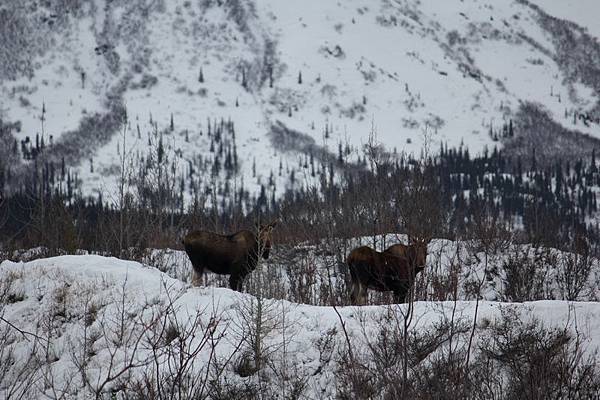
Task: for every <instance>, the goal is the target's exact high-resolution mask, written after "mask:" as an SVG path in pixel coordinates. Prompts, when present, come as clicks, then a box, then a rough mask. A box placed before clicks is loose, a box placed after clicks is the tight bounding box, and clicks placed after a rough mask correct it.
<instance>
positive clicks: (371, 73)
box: [0, 0, 600, 193]
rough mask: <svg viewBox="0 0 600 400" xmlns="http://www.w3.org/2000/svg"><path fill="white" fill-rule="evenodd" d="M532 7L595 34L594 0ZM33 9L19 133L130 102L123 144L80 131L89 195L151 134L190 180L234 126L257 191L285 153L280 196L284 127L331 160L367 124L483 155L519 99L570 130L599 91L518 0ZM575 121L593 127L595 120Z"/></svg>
mask: <svg viewBox="0 0 600 400" xmlns="http://www.w3.org/2000/svg"><path fill="white" fill-rule="evenodd" d="M535 3H536V4H539V5H540V7H541V9H542V10H545V11H546V12H548V13H549V14H550V15H553V16H557V17H559V18H565V19H567V20H571V21H574V22H575V23H578V24H581V26H583V27H585V28H587V29H588V33H589V34H590V35H592V37H593V38H594V37H595V38H597V37H598V31H597V29H596V25H597V24H594V21H595V19H594V16H595V15H597V14H598V13H600V9H599V6H598V4H600V3H598V2H594V1H585V2H577V6H574V5H573V4H572V2H553V1H546V0H539V1H536V2H535ZM559 3H560V4H559ZM34 9H35V10H36V11H35V12H34V13H32V14H31V19H32V21H34V22H35V27H36V29H38V30H39V33H38V34H37V35H38V36H40V40H39V41H40V43H42V44H43V48H39V49H35V51H32V54H31V55H30V57H31V59H32V72H31V74H29V75H28V76H20V75H19V76H15V77H14V79H8V77H7V78H3V77H0V93H1V96H0V116H1V117H2V118H3V119H4V120H8V121H13V122H15V121H20V122H21V123H22V129H21V131H20V132H13V133H14V134H15V136H16V138H17V139H18V140H23V139H24V138H25V137H26V136H29V137H30V139H31V140H32V141H33V139H34V137H35V135H36V133H40V135H41V134H42V133H43V135H44V136H45V143H46V144H48V143H49V136H50V135H52V136H53V142H54V143H57V142H60V140H61V137H63V135H64V134H65V133H67V132H69V131H71V132H73V131H77V129H78V128H79V127H80V123H81V121H82V118H85V117H90V116H93V115H94V113H100V115H102V114H105V113H107V112H109V109H108V105H109V104H110V103H111V102H113V103H114V102H117V103H121V104H123V105H124V106H125V107H126V108H127V111H128V117H129V129H128V132H127V134H126V140H125V142H124V139H123V137H122V136H120V135H118V134H114V135H113V136H112V138H111V139H109V140H101V141H95V140H89V141H87V144H88V145H89V146H90V147H91V148H90V155H89V156H85V157H82V158H80V159H79V160H78V161H77V162H78V163H79V164H78V165H79V167H78V169H79V173H80V177H81V178H83V182H84V192H85V193H94V192H95V191H97V190H100V191H103V192H105V193H111V192H114V184H115V182H114V174H115V171H118V168H119V165H120V164H121V163H120V156H121V155H122V154H123V152H126V154H127V157H128V158H130V159H132V160H139V159H141V158H142V157H147V155H148V154H149V153H152V152H153V151H155V150H156V145H157V140H158V139H157V137H156V136H153V135H154V134H156V135H157V136H160V134H162V135H163V136H164V138H163V140H164V143H165V146H166V147H167V148H168V149H169V157H170V158H169V163H174V164H175V166H174V167H173V168H175V169H176V170H177V171H178V174H181V175H184V176H185V175H187V174H188V173H189V172H190V171H189V165H190V163H193V162H194V160H197V159H198V156H199V155H202V156H204V157H206V158H207V159H209V160H210V159H213V158H214V153H212V152H210V151H209V148H210V143H211V138H210V137H209V136H208V135H207V131H208V129H209V127H208V125H209V124H213V123H215V121H217V122H218V121H219V120H220V119H221V118H223V119H225V120H231V121H232V122H233V123H234V125H235V132H236V142H235V144H236V147H237V151H238V154H239V161H240V164H241V169H240V172H239V176H238V177H237V178H236V179H237V182H238V184H241V182H242V177H243V182H244V185H245V186H246V187H247V188H249V189H251V190H252V189H254V191H255V190H256V188H258V186H259V185H260V184H261V183H262V184H265V182H266V180H267V178H268V177H269V174H270V172H271V171H272V170H274V171H276V170H277V168H278V166H279V164H280V162H281V163H282V164H283V166H284V168H285V169H286V171H287V172H288V173H287V174H283V175H282V176H281V177H279V176H277V174H275V175H276V176H275V180H276V181H277V182H276V186H275V187H274V188H273V189H274V190H276V192H278V193H281V192H283V190H284V189H285V187H286V181H287V179H288V175H289V170H290V169H293V168H295V167H296V166H297V164H298V154H297V152H296V151H291V152H286V151H282V150H281V149H279V150H274V147H273V143H272V141H271V138H270V135H269V132H270V129H271V126H273V124H276V123H277V122H278V121H280V122H282V123H283V124H285V125H286V126H287V127H289V128H292V129H295V130H297V131H299V132H301V133H304V134H306V135H307V138H309V139H310V140H314V146H325V147H326V148H327V149H329V150H330V151H331V152H332V154H333V155H334V156H335V155H336V154H337V148H338V143H340V142H341V143H343V144H346V143H347V144H348V145H349V146H350V147H351V148H352V149H353V154H352V155H351V156H350V158H352V157H354V156H356V155H357V153H358V152H359V151H360V148H361V146H362V145H364V144H365V143H367V141H368V137H369V134H370V132H375V133H376V138H377V141H379V142H380V143H382V144H383V145H385V146H386V148H388V149H390V150H391V149H394V148H396V149H397V150H398V151H405V152H409V153H415V154H418V153H419V152H420V151H421V150H422V149H423V146H424V145H429V146H430V147H431V150H434V151H435V150H436V149H437V148H439V146H438V143H439V142H444V143H447V144H448V145H449V146H450V147H452V146H458V145H460V144H461V143H464V145H466V146H467V147H468V148H469V149H470V150H471V151H472V152H473V153H476V152H479V151H481V150H483V148H484V147H486V146H488V147H491V146H493V145H495V144H496V143H494V142H493V141H492V139H491V138H490V136H489V134H488V132H489V130H490V127H491V128H492V129H496V130H499V129H501V128H502V125H503V124H504V123H505V122H507V121H508V119H509V118H511V116H513V115H514V113H515V112H516V111H517V110H518V108H519V105H520V104H521V103H523V102H536V103H540V104H541V105H543V106H544V107H545V108H546V109H548V110H549V111H550V113H551V116H552V117H553V118H554V119H555V120H556V121H558V122H559V123H561V124H564V125H566V126H568V127H572V125H571V121H572V118H565V111H567V112H569V113H570V112H572V111H573V110H577V111H581V112H585V111H588V110H590V109H591V108H593V107H594V106H595V105H596V104H597V103H598V101H599V100H600V99H599V98H598V91H597V90H598V88H597V87H596V88H594V87H590V86H589V82H587V83H585V82H581V81H579V80H575V81H573V79H571V77H569V76H567V74H568V73H570V72H568V71H567V70H565V69H564V68H565V67H564V66H562V65H560V63H559V62H557V60H556V54H557V53H558V50H557V46H558V43H557V39H556V37H554V36H553V33H552V32H549V31H548V30H547V29H546V27H544V26H542V25H541V24H540V22H539V15H538V12H537V11H536V10H535V9H533V8H531V7H529V6H528V5H527V4H524V2H516V1H512V0H502V1H483V2H482V1H458V0H452V1H445V2H442V3H440V2H439V1H433V0H428V1H412V0H411V1H408V0H402V1H390V0H381V1H378V2H372V1H365V0H352V1H345V2H322V1H318V0H310V1H303V2H293V3H289V2H281V1H260V2H237V1H235V2H225V3H221V2H199V1H159V2H152V3H151V4H147V2H145V1H141V0H139V1H134V2H108V1H106V2H105V1H100V0H97V1H92V2H88V3H84V4H83V5H82V7H81V9H80V11H79V12H78V14H77V17H65V18H66V22H64V23H60V24H59V23H55V24H54V25H51V26H50V27H46V26H45V25H43V26H41V25H40V24H38V23H37V21H39V19H40V18H42V17H47V14H49V13H50V10H46V8H44V7H42V6H40V7H37V8H34ZM59 20H60V19H59ZM53 27H56V28H53ZM594 40H597V39H594ZM32 47H33V48H35V46H32ZM571 72H572V71H571ZM200 74H202V82H200ZM300 75H301V79H300ZM11 78H13V77H11ZM271 78H272V87H271V85H270V81H271ZM300 80H301V82H300ZM43 104H44V105H45V111H46V112H45V114H44V121H43V132H42V121H41V117H42V105H43ZM171 116H172V118H173V121H174V124H173V129H172V130H171V129H170V128H171V124H170V121H171ZM577 129H579V130H581V131H582V132H584V133H588V134H590V135H592V136H595V137H600V131H599V130H598V126H597V125H592V126H591V127H586V126H583V125H582V124H579V125H578V126H577ZM138 130H139V133H138ZM201 132H202V135H201ZM326 132H327V136H328V137H327V138H326V137H325V136H326ZM82 134H84V132H82ZM186 137H187V138H188V140H186ZM227 146H232V143H229V144H228V145H227ZM90 159H93V161H90ZM92 164H93V165H92ZM253 164H255V165H256V168H255V169H256V171H257V173H256V176H253V175H254V173H253V172H251V170H253V169H254V168H251V166H252V165H253ZM169 167H171V166H170V165H169Z"/></svg>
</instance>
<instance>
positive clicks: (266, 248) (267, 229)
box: [183, 220, 277, 292]
mask: <svg viewBox="0 0 600 400" xmlns="http://www.w3.org/2000/svg"><path fill="white" fill-rule="evenodd" d="M275 225H277V220H275V221H273V222H271V223H269V224H266V225H260V227H259V228H258V233H254V232H252V231H249V230H242V231H239V232H237V233H234V234H232V235H219V234H217V233H214V232H208V231H193V232H190V233H188V234H187V235H186V236H185V238H183V245H184V247H185V252H186V253H187V255H188V257H189V258H190V261H191V262H192V266H193V271H192V284H193V285H194V286H199V285H200V279H201V277H202V273H203V272H204V270H205V269H208V270H209V271H212V272H214V273H215V274H220V275H230V277H229V286H230V287H231V288H232V289H233V290H237V291H238V292H239V291H241V290H242V283H243V281H244V278H245V277H246V275H248V274H249V273H250V272H252V271H254V270H255V269H256V264H257V263H258V258H259V255H261V256H262V257H263V258H264V259H265V260H266V259H267V258H269V253H270V251H271V240H272V232H273V228H274V227H275Z"/></svg>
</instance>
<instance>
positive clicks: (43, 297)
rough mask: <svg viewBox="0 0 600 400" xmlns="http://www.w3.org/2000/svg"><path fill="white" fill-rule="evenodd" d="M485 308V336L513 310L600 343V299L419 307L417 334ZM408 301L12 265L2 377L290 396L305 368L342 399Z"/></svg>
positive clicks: (37, 386)
mask: <svg viewBox="0 0 600 400" xmlns="http://www.w3.org/2000/svg"><path fill="white" fill-rule="evenodd" d="M477 306H478V317H477V322H478V329H477V335H476V337H475V343H477V338H479V337H480V336H481V332H484V331H485V329H486V326H489V325H490V324H493V323H494V321H496V320H497V319H499V318H500V316H501V314H502V313H503V312H505V311H506V310H508V309H514V311H515V312H516V313H517V314H518V315H519V318H520V319H521V320H522V321H529V320H532V319H537V320H539V321H541V323H542V324H543V325H544V326H546V327H556V328H560V329H563V328H564V329H566V330H568V331H571V332H576V333H578V334H579V335H580V337H581V339H582V341H583V342H582V343H583V344H584V346H583V347H584V348H585V351H586V352H590V354H591V352H592V351H593V350H594V349H596V348H597V347H598V346H599V345H600V303H597V302H566V301H538V302H529V303H500V302H490V301H482V302H480V303H479V304H478V305H477V304H476V303H475V302H473V301H459V302H416V303H415V304H414V310H413V315H412V318H411V325H410V330H411V331H414V332H422V333H427V332H429V331H431V330H433V329H434V327H436V326H439V324H440V323H441V322H443V321H446V322H447V321H457V322H458V321H462V322H463V323H470V322H471V321H472V320H473V317H474V312H475V308H476V307H477ZM408 307H409V306H408V305H399V306H397V305H390V306H364V307H356V306H346V307H338V308H337V310H336V309H334V308H333V307H324V306H321V307H319V306H311V305H303V304H294V303H290V302H288V301H285V300H269V299H260V298H259V297H254V296H251V295H249V294H245V293H236V292H233V291H231V290H229V289H226V288H217V287H200V288H197V287H191V286H190V285H189V284H187V283H184V282H182V281H180V280H177V279H174V278H171V277H169V276H168V275H166V274H164V273H162V272H160V271H159V270H157V269H156V268H152V267H149V266H146V265H142V264H140V263H137V262H132V261H124V260H119V259H116V258H107V257H101V256H94V255H83V256H61V257H54V258H48V259H39V260H35V261H30V262H25V263H15V262H10V261H4V262H2V263H1V264H0V316H2V320H1V321H0V342H1V344H2V350H1V351H0V357H2V358H3V359H2V360H0V361H2V362H6V361H11V362H12V364H5V365H10V367H9V368H8V371H7V372H6V373H5V374H4V375H2V374H0V397H2V396H5V395H7V393H8V392H9V390H11V389H14V387H15V385H16V383H15V382H20V383H23V384H24V385H25V386H23V387H20V388H21V389H23V390H24V391H25V392H26V397H27V396H29V397H36V396H39V395H40V394H41V393H45V394H48V395H50V394H51V393H52V391H59V392H64V393H68V394H69V395H72V396H76V397H79V398H88V397H93V396H94V395H95V393H100V394H103V393H110V392H118V391H120V390H125V389H124V388H125V387H126V384H128V383H129V384H131V383H132V382H138V383H140V382H145V384H146V385H148V382H149V380H148V378H149V377H155V378H157V379H158V380H159V381H160V380H161V379H165V381H164V382H163V383H164V385H165V387H167V386H168V383H169V382H171V383H172V380H169V379H167V378H168V377H169V376H171V377H172V376H173V375H172V372H173V371H183V372H182V375H185V376H186V377H188V378H190V377H195V379H197V381H195V382H196V383H197V386H196V389H197V390H200V388H202V390H203V392H204V393H205V394H206V393H208V392H209V391H214V390H217V389H215V385H217V383H218V382H220V384H221V385H222V384H223V382H228V384H230V385H232V384H237V385H242V384H249V383H252V382H255V383H256V382H265V381H264V379H265V377H267V378H268V379H267V380H266V381H268V382H270V383H269V387H270V388H271V389H269V390H274V391H277V390H283V391H285V390H286V389H285V387H287V385H289V384H290V382H289V380H290V379H291V378H290V375H295V376H301V377H303V379H304V381H303V382H304V383H305V385H304V386H303V390H304V393H305V394H312V395H315V396H316V395H317V394H318V395H320V396H325V397H329V396H334V395H335V393H336V384H332V383H331V382H336V381H335V378H336V376H337V375H336V368H337V365H338V362H340V357H342V355H343V354H344V349H346V348H347V343H348V341H350V343H351V347H352V348H354V352H355V353H356V354H361V352H363V351H365V349H366V348H367V346H366V345H368V344H369V343H370V341H373V340H376V338H377V337H378V335H379V334H380V330H381V329H382V327H383V326H384V325H385V324H388V325H389V326H388V327H389V328H390V329H400V325H396V323H397V322H398V321H403V316H404V315H405V314H406V312H407V311H408V310H409V308H408ZM338 313H339V315H338ZM257 321H260V323H261V329H260V332H261V333H260V334H258V335H257V334H256V322H257ZM341 321H343V325H342V322H341ZM344 329H345V330H346V332H347V334H348V338H347V339H346V336H345V334H344ZM253 338H254V339H253ZM257 338H258V339H257ZM462 341H463V344H464V339H463V340H462ZM257 343H258V344H260V349H261V350H260V354H261V357H264V364H261V365H262V366H261V369H260V371H258V372H256V371H255V370H254V368H255V367H256V365H255V364H256V363H261V360H262V358H261V360H256V359H254V358H253V357H252V355H253V354H255V352H256V346H257ZM328 343H329V344H328ZM328 346H329V347H328ZM333 348H335V349H336V350H335V351H334V350H333ZM473 348H475V345H474V347H473ZM328 349H329V350H328ZM11 357H12V358H11ZM183 359H185V360H187V363H183V362H181V360H183ZM178 360H179V361H178ZM267 360H268V361H267ZM28 366H29V367H32V366H35V368H29V367H28ZM274 366H276V367H274ZM219 368H221V369H219ZM282 368H283V369H282ZM219 371H220V374H219V373H218V372H219ZM248 371H250V372H249V373H245V372H248ZM282 371H283V372H282ZM169 374H171V375H169ZM245 375H248V376H245ZM207 377H209V378H210V379H205V378H207ZM261 379H263V380H261ZM332 379H334V380H333V381H331V380H332ZM165 382H166V383H165ZM207 382H212V383H210V384H209V383H207ZM215 382H217V383H215ZM257 384H258V383H257ZM165 390H166V389H165ZM265 390H266V389H265ZM196 393H199V392H196Z"/></svg>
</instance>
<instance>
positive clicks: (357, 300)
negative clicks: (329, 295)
mask: <svg viewBox="0 0 600 400" xmlns="http://www.w3.org/2000/svg"><path fill="white" fill-rule="evenodd" d="M350 300H351V301H352V304H354V305H361V304H365V303H366V300H367V287H366V286H365V285H363V284H362V283H361V282H360V281H359V280H357V281H353V282H352V292H351V293H350Z"/></svg>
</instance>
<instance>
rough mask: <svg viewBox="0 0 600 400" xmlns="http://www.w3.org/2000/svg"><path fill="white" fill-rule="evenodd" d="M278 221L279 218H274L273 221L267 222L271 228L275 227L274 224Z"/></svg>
mask: <svg viewBox="0 0 600 400" xmlns="http://www.w3.org/2000/svg"><path fill="white" fill-rule="evenodd" d="M278 223H279V220H278V219H274V220H273V221H271V223H270V224H269V226H270V227H271V228H275V225H277V224H278Z"/></svg>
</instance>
